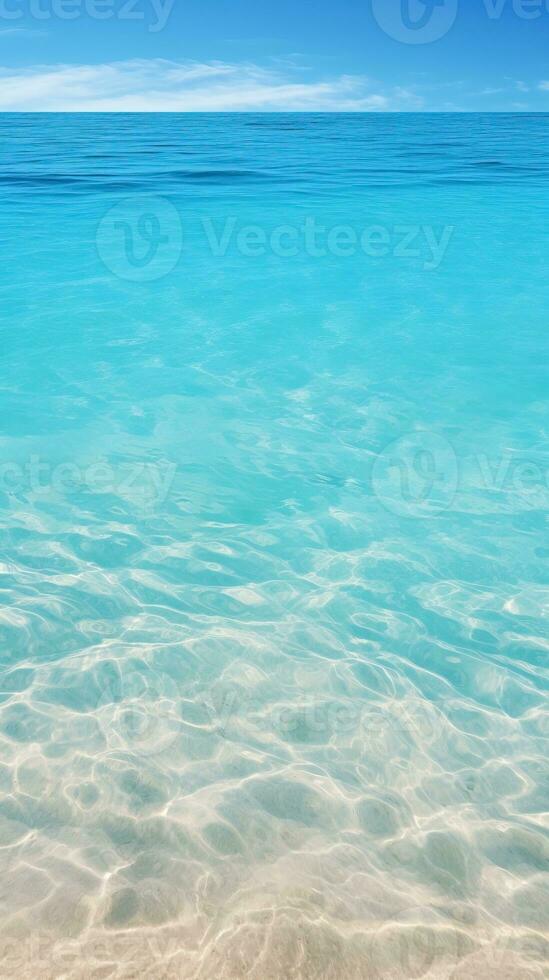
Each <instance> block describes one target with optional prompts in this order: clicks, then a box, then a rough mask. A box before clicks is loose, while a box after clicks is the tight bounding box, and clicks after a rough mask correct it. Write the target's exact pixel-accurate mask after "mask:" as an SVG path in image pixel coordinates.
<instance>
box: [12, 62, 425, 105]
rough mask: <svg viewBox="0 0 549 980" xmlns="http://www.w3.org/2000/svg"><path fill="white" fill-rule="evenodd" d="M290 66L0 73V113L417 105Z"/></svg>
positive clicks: (407, 97)
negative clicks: (307, 78)
mask: <svg viewBox="0 0 549 980" xmlns="http://www.w3.org/2000/svg"><path fill="white" fill-rule="evenodd" d="M296 74H297V73H294V71H293V70H292V69H291V68H290V67H288V68H287V69H286V70H285V71H281V70H280V69H278V70H274V69H266V68H261V67H258V66H257V65H253V64H226V63H222V62H210V63H206V64H199V63H196V62H172V61H165V60H162V59H154V60H135V61H123V62H114V63H112V64H103V65H54V66H36V67H33V68H28V69H16V70H13V69H12V70H10V69H7V68H0V110H3V111H57V112H70V111H76V112H78V111H80V112H117V111H118V112H162V111H164V112H178V111H180V112H185V111H188V112H201V111H204V112H207V111H220V110H221V111H223V110H225V111H231V110H232V111H239V110H258V111H260V110H266V111H268V110H274V111H276V110H288V111H290V110H297V111H299V110H305V111H306V110H319V111H322V110H334V111H350V112H352V111H368V110H383V109H395V110H396V109H399V108H410V103H411V101H413V100H415V101H414V102H413V104H414V106H417V107H419V106H420V105H421V100H417V97H415V96H413V94H412V93H410V92H408V91H405V90H403V89H391V90H388V91H385V92H380V91H375V90H373V88H372V83H371V82H370V81H369V80H368V79H366V78H364V77H363V76H357V75H340V76H338V77H336V78H331V79H327V80H322V81H304V80H303V77H302V75H300V76H298V77H296Z"/></svg>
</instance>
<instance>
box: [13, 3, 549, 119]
mask: <svg viewBox="0 0 549 980" xmlns="http://www.w3.org/2000/svg"><path fill="white" fill-rule="evenodd" d="M0 66H1V67H0V110H42V109H51V110H71V109H73V110H117V109H120V110H132V111H140V110H143V111H146V110H174V111H180V110H183V111H184V110H198V111H200V110H349V111H352V110H362V111H364V110H373V111H375V110H377V111H380V110H381V111H383V110H386V111H417V110H427V111H429V110H433V111H438V110H465V111H468V110H487V111H488V110H489V111H493V110H512V111H520V110H524V111H528V110H537V111H546V110H547V111H549V0H337V2H336V0H330V2H327V0H277V2H276V3H275V2H273V0H270V2H269V0H0Z"/></svg>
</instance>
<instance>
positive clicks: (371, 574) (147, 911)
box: [0, 114, 549, 980]
mask: <svg viewBox="0 0 549 980" xmlns="http://www.w3.org/2000/svg"><path fill="white" fill-rule="evenodd" d="M548 120H549V117H547V116H543V115H520V116H512V115H498V116H488V115H486V116H483V115H472V116H469V115H459V116H458V115H439V116H434V115H433V116H430V115H421V116H420V115H406V116H392V115H283V114H282V115H223V114H221V115H188V116H186V115H170V114H166V115H161V116H154V115H89V116H86V115H17V116H1V117H0V134H1V142H2V150H3V152H2V158H1V162H0V182H1V188H2V209H1V212H0V241H1V243H2V255H3V262H2V265H1V267H0V296H1V300H2V304H1V308H2V313H1V315H0V316H1V319H0V330H1V335H2V347H1V364H2V378H1V383H0V417H1V422H2V425H1V436H0V438H1V444H0V445H1V453H0V502H1V510H0V532H1V538H0V540H1V544H0V657H1V672H0V746H1V755H0V791H1V796H0V871H1V873H0V910H1V916H0V946H1V949H2V955H3V967H2V975H3V976H18V977H33V978H35V977H37V976H39V977H40V978H50V977H52V978H53V977H61V976H62V977H64V978H65V977H66V978H71V980H73V978H74V980H76V978H83V977H86V978H87V977H93V978H99V977H102V978H105V977H109V978H110V977H112V978H117V980H118V978H130V977H137V976H143V977H151V978H152V977H154V978H157V977H158V978H167V977H170V978H171V977H173V978H175V977H177V978H196V980H211V978H213V977H216V978H219V980H236V978H241V977H246V978H250V980H317V978H318V980H321V978H322V980H339V978H342V980H343V978H344V980H359V978H360V980H365V978H366V980H370V978H372V980H382V978H383V980H385V978H399V980H400V978H402V980H405V978H406V980H408V978H425V980H434V978H443V977H444V978H450V977H452V978H456V980H465V978H470V977H471V978H472V977H475V978H479V977H481V978H484V977H486V978H488V977H490V978H492V977H494V978H495V977H497V978H508V980H515V978H516V980H523V978H526V980H528V978H531V977H543V976H545V977H547V976H549V938H548V929H549V889H548V877H547V872H548V870H549V836H548V834H549V820H548V811H549V764H548V761H547V747H548V736H549V723H548V714H547V700H546V695H547V681H548V669H547V665H548V631H547V612H548V598H549V587H548V577H547V568H548V562H547V559H548V557H549V541H548V538H547V534H546V509H547V503H548V497H549V489H548V472H549V471H548V466H549V453H548V445H549V443H548V422H547V417H548V416H547V409H548V398H547V380H548V377H547V354H548V345H547V323H548V319H549V287H548V284H547V275H548V262H547V224H548V218H549V204H548V198H547V181H548V177H549V121H548Z"/></svg>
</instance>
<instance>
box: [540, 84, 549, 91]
mask: <svg viewBox="0 0 549 980" xmlns="http://www.w3.org/2000/svg"><path fill="white" fill-rule="evenodd" d="M539 87H540V89H541V90H542V92H549V82H540V83H539Z"/></svg>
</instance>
